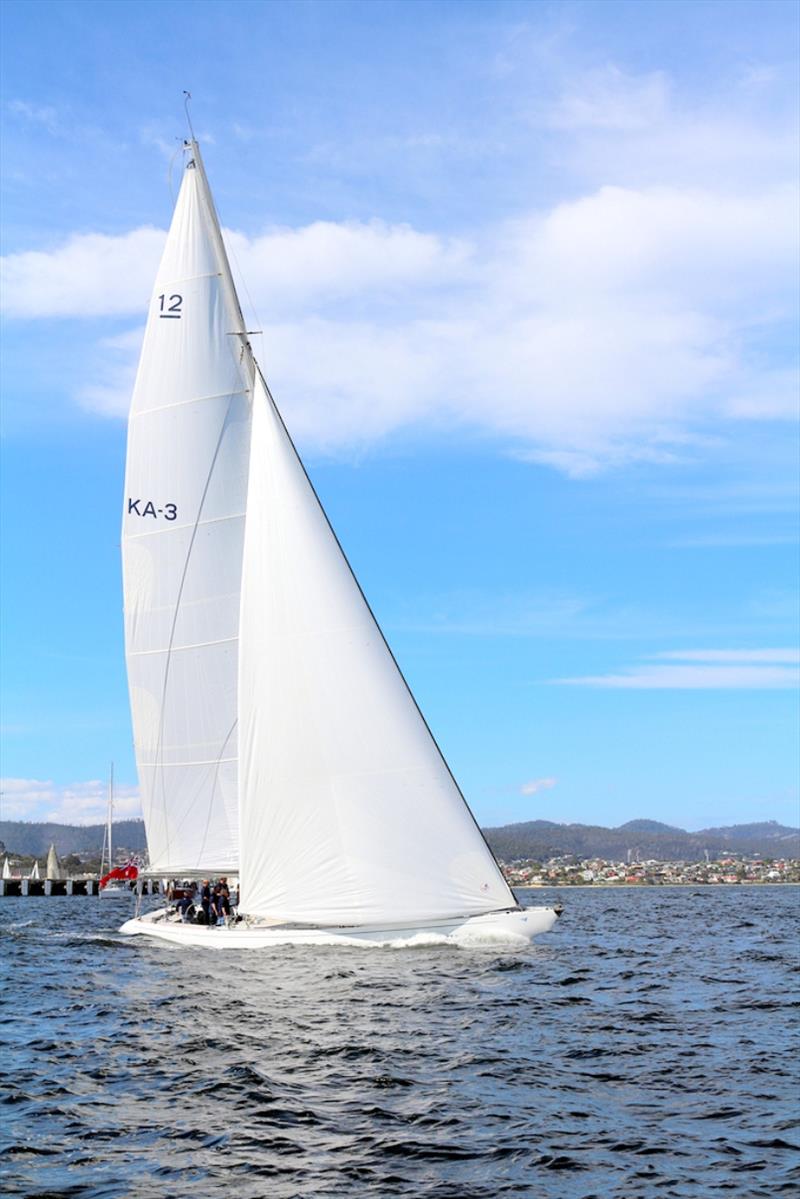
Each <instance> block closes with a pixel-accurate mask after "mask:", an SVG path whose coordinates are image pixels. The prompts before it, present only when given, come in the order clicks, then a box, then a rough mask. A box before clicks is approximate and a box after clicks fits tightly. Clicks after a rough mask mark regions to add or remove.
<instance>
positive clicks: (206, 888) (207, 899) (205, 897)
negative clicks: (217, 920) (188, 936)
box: [200, 878, 212, 924]
mask: <svg viewBox="0 0 800 1199" xmlns="http://www.w3.org/2000/svg"><path fill="white" fill-rule="evenodd" d="M200 907H201V908H202V909H203V922H204V923H205V924H210V923H211V907H212V891H211V883H210V882H209V880H208V879H207V878H204V879H203V885H202V887H201V888H200Z"/></svg>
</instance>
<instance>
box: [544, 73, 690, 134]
mask: <svg viewBox="0 0 800 1199" xmlns="http://www.w3.org/2000/svg"><path fill="white" fill-rule="evenodd" d="M668 104H669V80H668V78H667V76H666V75H665V74H664V72H663V71H653V72H652V73H651V74H648V75H638V76H637V75H627V74H626V73H625V72H624V71H621V70H620V69H619V67H617V66H614V64H613V63H610V64H608V65H607V66H605V67H601V68H599V69H596V70H593V71H589V72H587V73H586V74H585V75H583V76H582V77H580V78H579V79H577V80H575V81H574V82H573V83H572V85H571V86H570V88H569V89H568V90H566V91H564V92H563V94H562V95H561V96H560V97H559V99H558V100H557V102H556V103H555V104H554V105H553V107H552V108H551V110H550V112H549V114H548V123H549V124H551V125H552V126H553V127H554V128H556V129H611V130H632V129H644V128H647V127H649V126H651V125H653V124H655V123H656V122H658V121H660V120H663V118H664V117H665V116H666V113H667V109H668Z"/></svg>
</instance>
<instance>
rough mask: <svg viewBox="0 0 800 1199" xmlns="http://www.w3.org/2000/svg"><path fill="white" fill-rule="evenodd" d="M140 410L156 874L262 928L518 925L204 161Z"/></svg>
mask: <svg viewBox="0 0 800 1199" xmlns="http://www.w3.org/2000/svg"><path fill="white" fill-rule="evenodd" d="M191 151H192V154H193V163H190V166H189V169H187V170H186V172H185V175H184V180H183V184H182V187H181V192H180V196H179V198H178V203H177V207H176V211H175V216H174V219H173V222H172V226H171V229H170V232H169V237H168V240H167V246H166V249H165V252H164V257H163V260H162V263H161V267H160V269H159V273H158V278H157V282H156V287H155V290H154V296H153V301H152V303H151V307H150V314H149V317H148V323H147V330H146V334H145V341H144V347H143V350H142V359H141V363H140V367H139V374H138V377H137V380H136V387H135V391H134V396H133V402H132V406H131V417H130V425H129V442H128V464H127V476H126V505H125V517H124V527H123V545H124V584H125V610H126V621H125V627H126V648H127V659H128V674H129V684H130V694H131V708H132V712H133V724H134V734H135V741H136V753H137V761H138V766H139V777H140V784H141V789H142V800H143V807H144V815H145V821H146V827H147V838H148V846H149V852H150V860H151V868H152V869H154V870H156V871H163V872H165V873H173V874H181V873H182V872H190V871H192V872H196V871H198V870H204V869H208V870H209V871H211V870H216V871H218V872H230V873H233V872H236V871H238V873H239V875H240V880H241V903H240V911H241V912H243V913H246V914H247V915H249V916H253V917H264V918H268V919H269V920H270V921H279V922H292V923H303V924H311V925H314V926H321V927H331V926H342V925H347V926H366V927H370V926H372V927H375V926H384V927H385V926H392V925H394V926H401V925H403V926H416V925H421V926H424V925H426V924H431V923H434V922H436V921H441V920H443V919H450V918H460V917H464V918H468V917H470V916H479V915H481V914H484V913H490V912H496V911H499V910H503V909H507V908H512V907H515V906H516V904H515V900H514V898H513V895H512V894H511V891H510V890H509V887H508V885H507V884H506V882H505V880H504V879H503V876H502V874H501V872H500V870H499V868H498V866H497V864H496V862H495V860H494V858H493V857H492V854H491V852H490V850H489V848H488V846H487V845H486V842H485V841H484V839H483V837H482V835H481V833H480V830H479V829H478V827H477V825H476V824H475V821H474V819H473V818H472V815H471V813H470V811H469V809H468V807H467V805H466V803H465V801H464V799H463V797H462V795H461V793H460V791H459V790H458V787H457V786H456V784H455V781H454V779H453V777H452V775H451V774H450V771H449V769H448V767H447V764H446V763H445V761H444V759H443V757H442V755H441V753H440V751H439V749H438V747H437V745H436V743H435V742H434V740H433V737H432V736H431V734H430V732H429V730H428V728H427V725H426V724H425V721H424V720H423V718H422V715H421V713H420V712H419V709H418V708H417V706H416V704H415V702H414V699H413V697H412V695H411V692H410V691H409V689H408V687H407V685H406V683H405V680H404V679H403V677H402V675H401V673H400V671H399V669H398V667H397V665H396V663H395V661H394V658H393V657H392V654H391V652H390V650H389V648H388V645H387V644H386V642H385V640H384V638H383V636H382V634H381V632H380V629H379V628H378V626H377V624H376V622H375V619H374V617H373V615H372V613H371V611H370V609H369V607H368V605H367V603H366V601H365V599H364V597H363V595H362V593H361V591H360V588H359V587H358V584H357V582H356V580H355V577H354V576H353V574H352V572H351V570H350V568H349V566H348V564H347V561H346V559H345V557H344V555H343V553H342V551H341V549H340V547H339V544H338V542H337V540H336V538H335V536H334V534H333V531H332V529H331V527H330V525H329V524H328V521H327V518H326V517H325V514H324V512H323V510H322V508H321V506H320V504H319V501H318V499H317V497H316V494H315V492H314V490H313V488H312V486H311V484H310V482H309V480H308V477H307V475H306V473H305V471H304V469H303V467H302V464H301V462H300V460H299V458H298V456H297V454H296V452H295V449H294V446H293V445H292V442H291V440H290V438H289V435H288V433H287V431H286V429H285V426H284V424H283V421H282V419H281V417H280V414H279V413H278V410H277V408H276V407H275V404H274V402H273V400H272V397H271V396H270V394H269V392H268V390H267V388H266V385H265V384H264V382H263V379H262V378H261V375H260V373H259V372H258V370H257V367H256V366H255V363H254V361H253V359H252V355H251V352H250V347H249V344H248V343H247V341H246V338H245V337H244V325H243V321H242V316H241V310H240V308H239V304H238V301H237V299H236V294H235V290H234V287H233V283H232V280H231V275H230V268H229V265H228V262H227V258H226V256H225V251H224V248H223V245H222V239H221V235H220V232H219V225H218V222H217V217H216V213H215V211H214V207H213V202H212V200H211V197H210V193H209V191H208V185H207V182H206V180H205V175H204V173H203V168H202V162H201V160H200V157H199V152H198V150H197V146H196V144H195V143H192V144H191Z"/></svg>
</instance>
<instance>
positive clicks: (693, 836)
mask: <svg viewBox="0 0 800 1199" xmlns="http://www.w3.org/2000/svg"><path fill="white" fill-rule="evenodd" d="M103 831H104V825H102V824H83V825H81V824H58V823H55V822H53V821H24V820H0V841H2V842H3V843H4V844H5V846H6V849H7V851H8V852H9V853H12V854H13V853H17V854H26V855H30V856H35V857H41V856H44V855H45V854H46V853H47V851H48V849H49V848H50V845H51V844H54V845H55V847H56V852H57V853H58V854H59V855H61V856H64V855H65V854H69V853H99V851H100V848H101V846H102V844H103ZM483 832H484V835H485V836H486V839H487V841H488V842H489V844H490V846H491V847H492V850H493V851H494V853H495V854H496V855H497V857H499V858H501V859H502V860H503V861H507V862H508V861H514V860H517V859H524V858H532V859H542V858H551V857H557V856H559V855H574V856H577V857H582V858H606V859H607V860H610V861H622V860H623V859H624V858H625V857H626V856H627V854H628V852H629V851H630V852H631V853H635V854H638V856H639V857H640V858H643V859H646V858H656V859H660V860H663V861H681V860H682V861H699V860H701V859H702V858H703V857H704V856H705V853H706V851H708V853H709V854H710V855H712V856H715V855H717V854H720V853H723V852H724V851H725V850H731V851H734V852H739V853H752V854H760V855H762V856H764V857H789V858H800V830H798V829H796V828H791V827H789V826H788V825H785V824H779V823H778V822H777V821H776V820H761V821H754V822H751V823H749V824H733V825H725V826H722V827H719V828H707V829H700V830H699V832H696V833H688V832H686V830H685V829H681V828H677V827H676V826H674V825H670V824H663V823H661V821H658V820H646V819H641V820H628V821H627V822H626V823H625V824H621V825H619V826H618V827H617V828H606V827H605V826H604V825H595V824H558V823H556V822H555V821H552V820H528V821H523V822H521V823H517V824H505V825H500V826H497V827H493V828H484V830H483ZM114 843H115V845H118V846H119V847H120V848H124V849H129V850H130V851H131V852H133V853H142V852H144V850H145V848H146V845H147V842H146V839H145V834H144V822H143V821H142V820H119V821H115V822H114Z"/></svg>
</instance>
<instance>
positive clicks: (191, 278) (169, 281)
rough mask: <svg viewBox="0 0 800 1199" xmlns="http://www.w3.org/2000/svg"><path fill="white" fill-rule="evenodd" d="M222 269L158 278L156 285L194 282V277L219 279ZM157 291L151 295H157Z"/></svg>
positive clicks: (166, 285) (168, 285)
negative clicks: (176, 277)
mask: <svg viewBox="0 0 800 1199" xmlns="http://www.w3.org/2000/svg"><path fill="white" fill-rule="evenodd" d="M221 278H222V271H206V272H205V274H203V275H183V276H181V277H180V278H178V279H174V278H173V279H158V280H157V281H156V287H157V288H158V287H171V286H172V284H173V283H194V281H195V279H221ZM159 294H160V293H159V292H158V291H154V292H153V297H154V298H157V297H158V296H159Z"/></svg>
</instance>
